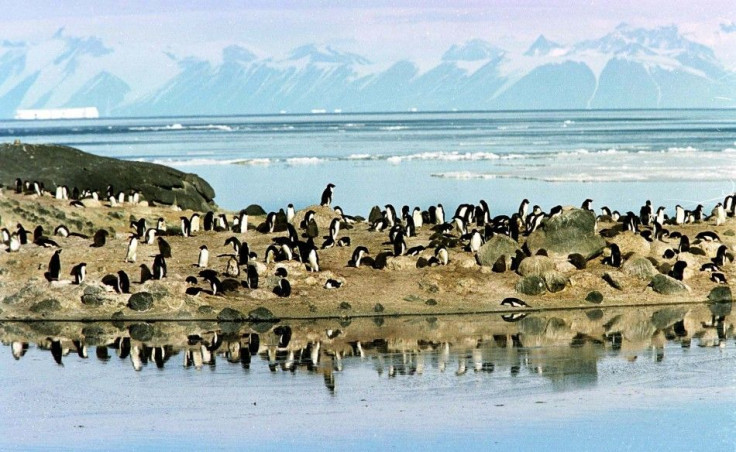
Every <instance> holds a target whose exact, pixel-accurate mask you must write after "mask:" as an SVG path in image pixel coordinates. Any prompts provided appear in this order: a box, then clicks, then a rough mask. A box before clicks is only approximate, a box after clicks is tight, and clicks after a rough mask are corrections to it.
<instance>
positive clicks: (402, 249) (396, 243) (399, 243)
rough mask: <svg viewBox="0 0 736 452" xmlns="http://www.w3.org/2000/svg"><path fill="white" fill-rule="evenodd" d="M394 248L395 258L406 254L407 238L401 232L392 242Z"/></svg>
mask: <svg viewBox="0 0 736 452" xmlns="http://www.w3.org/2000/svg"><path fill="white" fill-rule="evenodd" d="M392 244H393V247H394V256H403V255H404V254H406V250H407V246H406V236H405V235H404V233H403V232H401V231H399V232H398V233H397V234H396V236H395V237H394V239H393V241H392Z"/></svg>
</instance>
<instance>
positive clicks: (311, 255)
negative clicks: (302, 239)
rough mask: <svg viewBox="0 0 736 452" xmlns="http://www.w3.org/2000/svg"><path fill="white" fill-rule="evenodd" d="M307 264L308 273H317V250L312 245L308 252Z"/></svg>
mask: <svg viewBox="0 0 736 452" xmlns="http://www.w3.org/2000/svg"><path fill="white" fill-rule="evenodd" d="M307 262H309V270H310V271H312V272H318V271H319V255H318V254H317V248H316V247H315V246H314V245H312V247H311V248H310V249H309V251H308V254H307Z"/></svg>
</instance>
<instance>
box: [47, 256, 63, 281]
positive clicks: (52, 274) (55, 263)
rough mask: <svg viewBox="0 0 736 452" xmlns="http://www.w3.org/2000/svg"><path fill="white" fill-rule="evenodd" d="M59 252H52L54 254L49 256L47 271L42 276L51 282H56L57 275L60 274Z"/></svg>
mask: <svg viewBox="0 0 736 452" xmlns="http://www.w3.org/2000/svg"><path fill="white" fill-rule="evenodd" d="M60 254H61V250H60V249H59V250H56V251H54V254H53V255H52V256H51V259H50V260H49V271H48V272H47V273H46V274H45V275H44V276H46V279H47V280H48V281H49V282H51V281H58V280H59V275H60V274H61V258H60Z"/></svg>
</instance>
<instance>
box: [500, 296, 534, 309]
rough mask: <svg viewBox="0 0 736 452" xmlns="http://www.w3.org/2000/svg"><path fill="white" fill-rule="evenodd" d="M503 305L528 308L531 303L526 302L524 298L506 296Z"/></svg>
mask: <svg viewBox="0 0 736 452" xmlns="http://www.w3.org/2000/svg"><path fill="white" fill-rule="evenodd" d="M501 306H509V307H511V308H528V307H529V305H528V304H527V303H526V302H524V301H523V300H519V299H518V298H513V297H509V298H504V299H503V301H502V302H501Z"/></svg>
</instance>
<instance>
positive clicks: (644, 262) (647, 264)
mask: <svg viewBox="0 0 736 452" xmlns="http://www.w3.org/2000/svg"><path fill="white" fill-rule="evenodd" d="M621 270H622V271H623V272H624V273H625V274H627V275H629V276H635V277H637V278H639V279H644V280H649V279H652V277H654V275H656V274H657V269H656V268H654V265H652V263H651V261H649V259H647V258H646V257H642V256H639V255H637V254H635V255H633V256H631V257H630V258H628V259H626V262H624V264H623V266H622V267H621Z"/></svg>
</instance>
